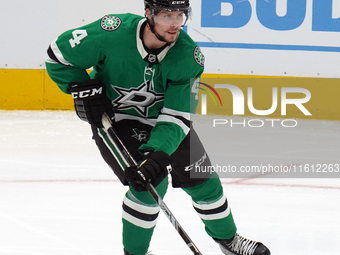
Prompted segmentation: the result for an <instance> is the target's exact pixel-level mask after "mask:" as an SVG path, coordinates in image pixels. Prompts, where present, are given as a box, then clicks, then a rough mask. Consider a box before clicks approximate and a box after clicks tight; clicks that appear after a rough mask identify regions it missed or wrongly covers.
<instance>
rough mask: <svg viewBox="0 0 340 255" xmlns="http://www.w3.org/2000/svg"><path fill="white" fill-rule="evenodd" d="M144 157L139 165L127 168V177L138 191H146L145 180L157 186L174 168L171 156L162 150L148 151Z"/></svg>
mask: <svg viewBox="0 0 340 255" xmlns="http://www.w3.org/2000/svg"><path fill="white" fill-rule="evenodd" d="M143 159H144V160H143V161H142V163H141V165H140V166H139V167H128V168H127V169H125V177H126V179H127V180H128V182H130V184H131V186H132V187H133V188H134V189H135V190H136V191H146V188H145V182H150V183H151V184H152V185H153V186H157V185H158V184H159V183H160V182H161V181H162V180H163V179H164V178H165V177H166V176H167V175H168V174H169V173H170V172H171V170H172V167H171V164H170V157H169V156H168V155H167V154H166V153H164V152H162V151H156V152H146V153H145V154H144V158H143ZM143 176H144V177H143ZM144 178H145V179H144Z"/></svg>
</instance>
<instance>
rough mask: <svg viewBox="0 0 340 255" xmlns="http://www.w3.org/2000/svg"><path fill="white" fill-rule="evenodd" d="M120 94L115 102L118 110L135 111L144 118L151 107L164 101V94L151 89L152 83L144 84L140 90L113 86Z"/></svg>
mask: <svg viewBox="0 0 340 255" xmlns="http://www.w3.org/2000/svg"><path fill="white" fill-rule="evenodd" d="M111 86H112V88H113V89H114V90H115V91H116V92H117V93H118V94H119V97H118V98H117V99H116V100H114V101H113V103H114V104H115V108H116V109H119V110H120V109H132V108H133V109H135V110H136V111H137V112H138V113H139V114H140V115H142V116H143V117H147V116H148V112H149V109H150V107H152V106H153V105H155V104H156V103H157V102H159V101H162V100H164V94H159V93H156V92H154V91H152V90H151V89H150V86H151V83H150V81H146V82H144V83H143V84H142V85H140V86H139V87H138V88H130V89H125V88H119V87H116V86H113V85H111Z"/></svg>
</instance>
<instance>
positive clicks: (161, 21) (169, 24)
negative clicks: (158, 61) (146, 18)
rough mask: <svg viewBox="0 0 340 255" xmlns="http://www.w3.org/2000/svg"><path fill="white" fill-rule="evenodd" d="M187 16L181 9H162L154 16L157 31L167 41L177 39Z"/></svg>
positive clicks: (171, 41) (170, 41)
mask: <svg viewBox="0 0 340 255" xmlns="http://www.w3.org/2000/svg"><path fill="white" fill-rule="evenodd" d="M185 20H186V16H185V14H184V13H183V12H181V11H172V12H169V11H160V12H159V13H158V14H157V15H156V16H154V22H155V31H156V33H157V34H158V35H159V36H160V37H161V38H162V39H163V40H164V41H166V42H167V43H173V42H175V41H176V40H177V38H178V35H179V32H180V30H181V27H182V25H183V23H185Z"/></svg>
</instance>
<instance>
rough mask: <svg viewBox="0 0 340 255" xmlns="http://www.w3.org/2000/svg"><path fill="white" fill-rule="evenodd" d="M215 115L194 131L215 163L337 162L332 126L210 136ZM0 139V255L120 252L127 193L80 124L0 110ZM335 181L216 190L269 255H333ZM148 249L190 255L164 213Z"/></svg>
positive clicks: (178, 212) (186, 223) (178, 205)
mask: <svg viewBox="0 0 340 255" xmlns="http://www.w3.org/2000/svg"><path fill="white" fill-rule="evenodd" d="M214 118H217V117H212V116H208V117H206V116H205V117H202V116H200V117H198V118H197V120H196V122H197V123H196V125H195V127H196V129H197V131H198V133H199V134H200V136H201V138H202V141H203V142H204V144H205V146H206V148H207V151H208V152H209V155H210V157H211V159H212V161H213V162H218V163H219V164H234V165H238V166H239V165H249V166H250V165H256V164H261V163H266V164H269V163H270V164H273V165H274V164H291V163H294V164H296V165H301V164H318V163H325V164H331V163H332V164H339V163H340V160H339V155H340V153H339V152H340V148H339V144H340V143H339V142H340V132H339V130H340V123H339V122H331V121H307V120H304V121H303V120H299V125H298V126H297V127H296V128H291V129H289V128H282V127H275V128H271V127H267V126H266V127H263V128H250V127H245V128H244V127H241V126H240V127H233V128H230V126H227V125H226V126H223V127H222V126H220V127H216V128H215V129H213V127H212V121H213V119H214ZM220 118H221V117H220ZM242 119H244V118H242ZM242 119H241V120H242ZM235 120H240V119H235ZM221 134H222V135H221ZM0 141H1V143H0V254H3V255H26V254H36V255H61V254H63V255H65V254H66V255H68V254H70V255H71V254H72V255H78V254H79V255H81V254H84V255H85V254H86V255H108V254H122V245H121V227H122V224H121V204H122V198H123V195H124V193H125V192H126V190H127V188H126V187H124V186H122V185H121V184H120V183H119V182H118V180H117V178H116V177H115V176H114V174H113V173H112V172H111V170H110V169H109V168H108V167H107V166H106V164H105V163H104V162H103V160H102V159H101V156H100V155H99V152H98V150H97V148H96V146H95V144H94V142H93V141H92V140H91V131H90V129H89V126H88V124H86V123H84V122H82V121H80V120H79V119H78V118H77V117H76V116H75V114H74V113H73V112H62V111H0ZM339 176H340V173H339ZM223 177H225V176H224V175H223ZM269 177H277V176H276V175H269ZM279 177H282V176H279ZM290 177H294V176H290ZM306 177H307V176H306ZM339 180H340V179H338V178H268V175H267V176H266V178H229V179H228V178H223V179H222V183H223V187H224V191H225V194H226V195H227V197H228V201H229V203H230V205H231V208H232V212H233V215H234V219H235V221H236V224H237V227H238V232H239V233H240V234H241V235H243V236H245V237H248V238H252V239H255V240H259V241H262V242H264V243H265V244H266V245H267V246H268V247H269V248H270V249H271V251H272V254H274V255H287V254H289V255H291V254H298V255H300V254H301V255H304V254H308V255H320V254H327V255H338V254H340V247H339V240H340V219H339V214H340V203H339V199H340V181H339ZM183 194H184V192H183V191H181V190H180V189H173V188H170V189H169V191H168V193H167V195H166V197H165V202H166V203H167V205H168V206H169V208H170V209H171V210H172V212H173V213H174V215H175V216H176V218H177V219H178V221H179V222H180V223H181V225H182V226H183V228H184V229H185V230H186V231H187V233H188V234H189V235H190V237H191V238H192V239H193V241H194V242H195V244H196V245H197V246H198V247H199V249H200V250H201V252H202V253H203V254H204V255H209V254H210V255H215V254H216V255H217V254H220V255H221V254H222V253H221V252H220V251H219V248H218V246H217V245H216V244H215V243H214V242H213V241H212V240H211V238H209V237H208V236H207V235H206V233H205V231H204V227H203V224H202V223H201V221H200V219H199V218H198V216H196V213H195V212H194V210H193V209H192V206H191V201H190V199H189V197H188V196H186V195H183ZM150 250H152V251H153V253H155V254H156V255H162V254H164V255H166V254H178V255H182V254H183V255H184V254H192V252H191V251H190V250H189V249H188V248H187V247H186V244H185V243H184V242H183V241H182V239H181V238H180V237H179V236H178V234H177V233H176V231H175V230H174V229H173V227H172V225H171V224H170V223H169V222H168V220H167V218H166V217H165V216H164V215H163V214H162V213H160V217H159V220H158V224H157V227H156V230H155V234H154V237H153V240H152V243H151V246H150Z"/></svg>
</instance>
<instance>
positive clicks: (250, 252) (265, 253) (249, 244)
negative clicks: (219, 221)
mask: <svg viewBox="0 0 340 255" xmlns="http://www.w3.org/2000/svg"><path fill="white" fill-rule="evenodd" d="M214 240H215V242H217V243H218V244H219V245H220V248H221V250H222V252H223V253H224V254H226V255H270V251H269V249H268V248H267V247H266V246H264V245H263V244H262V243H260V242H256V241H252V240H249V239H246V238H244V237H242V236H240V235H238V234H235V236H234V238H233V239H231V240H229V239H215V238H214Z"/></svg>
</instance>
